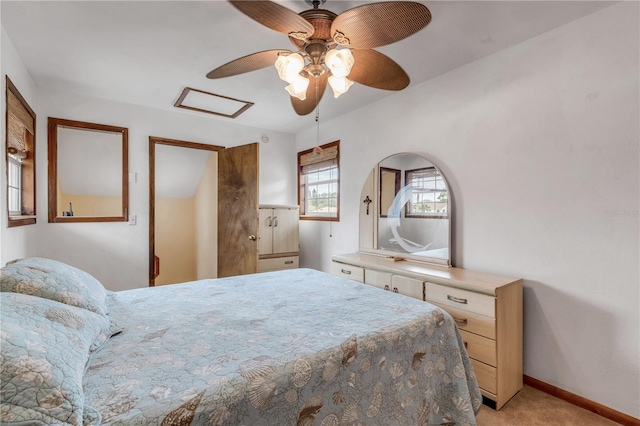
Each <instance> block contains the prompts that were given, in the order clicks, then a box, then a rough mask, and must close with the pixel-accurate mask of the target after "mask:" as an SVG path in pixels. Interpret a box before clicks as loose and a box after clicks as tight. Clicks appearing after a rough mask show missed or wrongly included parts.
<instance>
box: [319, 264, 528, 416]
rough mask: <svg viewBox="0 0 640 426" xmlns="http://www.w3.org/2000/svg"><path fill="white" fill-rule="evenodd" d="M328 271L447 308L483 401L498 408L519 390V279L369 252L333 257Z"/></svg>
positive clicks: (520, 349)
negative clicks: (462, 343)
mask: <svg viewBox="0 0 640 426" xmlns="http://www.w3.org/2000/svg"><path fill="white" fill-rule="evenodd" d="M331 268H332V269H331V272H332V273H333V274H334V275H338V276H341V277H344V278H349V279H352V280H355V281H358V282H362V283H365V284H368V285H372V286H375V287H378V288H381V289H383V290H388V291H392V292H395V293H399V294H404V295H406V296H409V297H413V298H416V299H420V300H423V301H426V302H429V303H432V304H434V305H437V306H439V307H440V308H442V309H444V310H445V311H447V312H448V313H449V314H450V315H451V316H452V317H453V319H454V320H455V322H456V324H457V326H458V329H459V330H460V334H461V335H462V340H463V341H464V344H465V347H466V348H467V352H468V353H469V358H470V359H471V364H472V366H473V370H474V371H475V374H476V378H477V379H478V384H479V386H480V390H481V392H482V395H483V396H484V397H485V403H487V404H488V405H490V406H492V407H495V408H496V409H498V410H499V409H500V408H501V407H502V406H503V405H504V404H505V403H506V402H507V401H509V400H510V399H511V398H512V397H513V396H514V395H515V394H516V393H517V392H518V391H519V390H520V389H522V280H521V279H519V278H511V277H505V276H501V275H495V274H489V273H483V272H474V271H469V270H466V269H461V268H453V267H446V266H431V265H429V264H426V263H422V262H416V261H411V260H400V261H396V259H394V258H393V257H387V256H381V255H376V254H369V253H350V254H343V255H334V256H332V265H331Z"/></svg>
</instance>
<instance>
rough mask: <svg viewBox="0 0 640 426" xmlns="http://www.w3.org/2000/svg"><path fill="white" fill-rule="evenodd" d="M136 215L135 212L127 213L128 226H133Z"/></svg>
mask: <svg viewBox="0 0 640 426" xmlns="http://www.w3.org/2000/svg"><path fill="white" fill-rule="evenodd" d="M136 219H137V217H136V215H135V214H131V215H129V226H135V225H136V222H137V220H136Z"/></svg>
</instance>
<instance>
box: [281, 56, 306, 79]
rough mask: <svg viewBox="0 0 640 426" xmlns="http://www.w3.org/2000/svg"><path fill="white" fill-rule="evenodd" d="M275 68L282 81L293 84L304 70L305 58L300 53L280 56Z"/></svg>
mask: <svg viewBox="0 0 640 426" xmlns="http://www.w3.org/2000/svg"><path fill="white" fill-rule="evenodd" d="M275 66H276V70H277V71H278V76H279V77H280V79H282V80H284V81H286V82H287V83H291V82H293V80H295V78H296V76H297V75H298V74H300V71H302V69H303V68H304V58H303V57H302V55H300V54H299V53H292V54H290V55H287V56H285V55H280V56H278V59H276V63H275Z"/></svg>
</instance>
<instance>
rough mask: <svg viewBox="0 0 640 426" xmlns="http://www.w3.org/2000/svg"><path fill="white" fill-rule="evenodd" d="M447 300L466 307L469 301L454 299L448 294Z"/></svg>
mask: <svg viewBox="0 0 640 426" xmlns="http://www.w3.org/2000/svg"><path fill="white" fill-rule="evenodd" d="M447 299H449V300H451V301H452V302H456V303H464V304H465V305H466V304H467V299H460V298H459V297H453V296H451V295H449V294H447Z"/></svg>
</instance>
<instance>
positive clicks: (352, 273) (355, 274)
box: [331, 262, 364, 283]
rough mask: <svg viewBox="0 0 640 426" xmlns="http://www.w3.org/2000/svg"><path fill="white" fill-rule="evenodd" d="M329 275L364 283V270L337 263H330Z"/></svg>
mask: <svg viewBox="0 0 640 426" xmlns="http://www.w3.org/2000/svg"><path fill="white" fill-rule="evenodd" d="M331 273H332V274H333V275H337V276H339V277H343V278H348V279H350V280H354V281H358V282H361V283H364V268H361V267H359V266H353V265H346V264H344V263H339V262H331Z"/></svg>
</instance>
